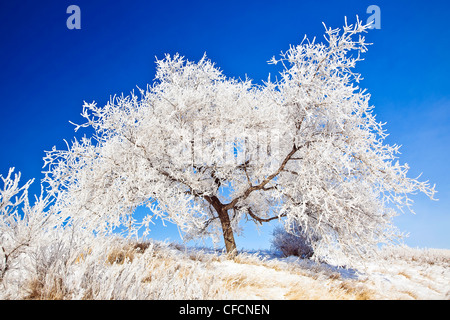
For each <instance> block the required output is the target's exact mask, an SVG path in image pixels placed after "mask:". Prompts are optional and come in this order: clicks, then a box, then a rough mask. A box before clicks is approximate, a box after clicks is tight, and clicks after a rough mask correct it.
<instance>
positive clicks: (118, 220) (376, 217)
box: [45, 21, 435, 255]
mask: <svg viewBox="0 0 450 320" xmlns="http://www.w3.org/2000/svg"><path fill="white" fill-rule="evenodd" d="M367 28H368V25H363V24H362V23H361V22H360V21H357V23H356V24H355V25H354V26H353V25H347V23H346V25H345V26H344V28H343V30H342V31H341V30H340V29H334V30H332V29H331V28H330V29H327V28H326V34H325V39H326V43H325V44H323V43H316V42H315V41H314V40H313V41H309V40H307V39H306V37H305V38H304V40H303V41H302V43H301V44H300V45H298V46H292V47H291V48H290V49H289V50H288V51H286V52H284V53H282V54H281V56H280V58H279V59H276V58H273V59H272V60H271V62H272V63H274V64H277V63H280V64H281V65H282V66H283V70H282V71H281V73H280V79H278V80H276V81H275V82H273V81H272V80H271V79H270V77H269V79H268V80H267V81H266V82H264V83H263V85H255V84H252V82H251V81H250V80H248V79H245V80H236V79H229V78H227V77H225V76H224V75H223V73H222V72H221V71H220V70H219V69H218V68H217V67H215V66H214V64H213V63H211V62H210V61H209V60H208V59H207V58H206V57H203V58H202V59H201V60H200V61H199V62H197V63H194V62H191V61H187V60H185V59H184V58H183V57H181V56H179V55H175V56H169V55H166V57H165V58H164V59H163V60H157V61H156V64H157V71H156V81H155V83H154V84H153V85H152V86H148V88H147V89H146V90H142V89H139V91H140V97H139V96H138V95H135V94H134V92H133V93H131V95H130V96H123V95H122V96H120V97H114V98H112V99H111V100H110V102H109V103H107V104H106V106H104V107H103V108H101V107H98V106H97V105H96V103H95V102H94V103H85V104H84V106H83V113H82V116H83V117H84V118H85V119H86V123H85V124H82V125H77V126H76V130H78V129H79V128H81V127H90V128H92V129H93V130H94V135H93V136H92V137H91V138H87V137H84V138H82V139H81V140H76V139H75V140H74V142H73V143H72V145H70V146H68V149H67V150H56V149H55V148H54V149H53V150H51V151H49V152H47V155H46V158H45V161H46V164H47V165H48V171H47V172H46V178H45V181H46V182H47V183H48V184H49V190H50V192H51V193H52V194H53V195H55V197H57V201H56V206H58V207H59V208H60V210H66V211H67V212H68V213H67V215H68V216H70V217H72V218H73V219H79V220H80V221H83V222H84V223H85V225H86V227H91V228H93V229H95V230H96V231H97V232H102V231H110V230H112V229H113V228H114V227H117V226H119V225H122V224H125V225H127V226H129V227H130V228H131V229H132V230H136V228H138V227H140V226H143V225H144V226H147V227H148V225H149V223H150V222H151V220H152V218H153V217H160V218H162V219H167V220H169V221H172V222H174V223H176V224H177V225H178V226H180V228H181V229H182V230H183V231H184V232H186V235H187V236H192V237H203V236H213V237H214V236H219V235H220V234H221V235H222V236H223V239H224V242H225V247H226V250H227V251H228V252H229V253H232V252H235V250H236V243H235V239H234V232H235V231H236V230H238V223H239V222H240V221H241V220H243V219H247V220H252V221H253V222H255V223H257V224H262V223H265V222H268V221H272V220H276V219H282V218H283V219H284V220H285V223H286V225H287V226H290V225H293V224H294V223H296V224H298V225H299V226H301V227H302V229H303V230H304V231H305V233H306V234H315V235H320V241H319V242H318V243H316V244H314V246H315V250H318V251H320V250H321V249H323V250H326V251H323V252H335V253H344V254H346V255H350V254H355V253H359V254H363V253H364V252H365V251H366V250H367V249H369V248H372V247H373V246H374V245H376V244H378V243H379V242H389V241H391V240H392V239H394V238H395V237H396V236H397V235H398V234H397V232H396V231H395V228H393V225H392V217H393V216H394V214H395V211H394V210H392V209H391V208H390V207H391V205H392V204H393V205H395V206H397V207H398V208H402V207H403V206H407V207H410V206H411V203H412V200H411V199H410V198H409V194H412V193H414V192H416V191H421V192H424V193H425V194H427V195H428V196H429V197H430V198H432V197H433V195H434V193H435V191H434V187H433V188H431V187H430V186H429V185H428V183H427V182H419V181H418V180H417V179H411V178H409V177H407V171H408V166H407V165H406V164H405V165H401V164H399V162H398V161H396V154H397V153H398V149H399V147H398V146H396V145H394V146H391V145H388V144H385V143H384V138H385V137H386V136H387V134H386V133H385V131H384V130H383V127H382V124H381V123H378V122H377V121H376V119H375V116H374V115H373V114H372V107H371V106H370V105H369V94H367V93H365V91H364V90H361V89H359V88H358V87H357V86H356V84H357V83H358V82H359V80H360V76H359V74H357V73H355V72H354V67H355V63H356V62H357V61H360V60H361V58H360V54H361V53H363V52H365V51H366V45H367V44H366V42H365V40H364V37H362V36H361V33H363V32H365V31H366V29H367ZM140 205H146V206H147V207H148V208H150V210H151V214H149V215H148V216H147V217H146V218H144V220H143V221H141V222H139V223H138V222H137V221H136V220H135V219H134V217H133V211H134V209H135V208H136V207H137V206H140Z"/></svg>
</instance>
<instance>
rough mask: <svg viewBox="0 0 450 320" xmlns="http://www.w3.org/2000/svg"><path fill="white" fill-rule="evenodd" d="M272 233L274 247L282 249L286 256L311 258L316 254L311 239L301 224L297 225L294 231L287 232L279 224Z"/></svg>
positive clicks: (276, 249)
mask: <svg viewBox="0 0 450 320" xmlns="http://www.w3.org/2000/svg"><path fill="white" fill-rule="evenodd" d="M272 235H273V238H272V247H273V249H274V250H275V251H281V252H282V253H283V255H284V256H286V257H288V256H298V257H301V258H310V257H311V256H312V255H313V254H314V249H313V247H312V244H311V241H310V240H309V239H308V238H307V236H306V234H305V233H304V232H303V231H302V228H301V227H300V226H296V228H294V231H293V233H290V232H287V231H286V229H285V228H283V227H282V226H277V227H275V228H274V230H273V234H272Z"/></svg>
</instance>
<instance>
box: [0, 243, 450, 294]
mask: <svg viewBox="0 0 450 320" xmlns="http://www.w3.org/2000/svg"><path fill="white" fill-rule="evenodd" d="M47 249H48V250H47ZM47 249H46V250H47V251H42V250H43V249H42V250H41V252H40V253H39V255H35V256H34V258H33V259H34V261H29V260H26V259H24V260H23V261H17V264H16V268H15V269H14V270H11V271H10V272H8V273H7V275H6V276H5V277H4V279H3V281H2V283H1V290H0V299H204V300H206V299H270V300H275V299H276V300H278V299H297V300H298V299H302V300H305V299H345V300H346V299H371V300H375V299H420V300H426V299H446V300H449V299H450V250H437V249H429V250H420V249H412V248H407V247H401V248H396V249H389V250H382V251H380V253H379V256H378V257H377V258H376V259H373V260H372V261H368V262H367V263H366V264H365V265H364V266H363V265H361V266H360V267H357V268H355V269H343V268H338V267H336V266H332V265H328V264H324V263H322V264H321V263H317V262H313V261H310V260H302V259H298V258H295V257H288V258H277V257H275V256H273V255H268V254H267V253H266V254H261V253H240V254H239V255H237V256H236V257H234V258H233V259H228V258H227V257H226V256H225V255H222V254H220V253H217V252H213V251H211V250H200V249H193V248H189V249H186V248H183V247H181V246H178V245H175V244H167V243H160V242H149V243H129V242H128V243H127V242H124V241H123V240H115V241H111V239H105V240H104V242H103V243H97V245H96V246H95V247H89V248H80V249H79V250H72V251H70V252H71V253H70V254H68V253H67V252H65V251H64V250H61V248H59V249H58V250H56V251H55V250H54V248H53V249H52V248H47ZM22 264H23V266H26V267H21V265H22Z"/></svg>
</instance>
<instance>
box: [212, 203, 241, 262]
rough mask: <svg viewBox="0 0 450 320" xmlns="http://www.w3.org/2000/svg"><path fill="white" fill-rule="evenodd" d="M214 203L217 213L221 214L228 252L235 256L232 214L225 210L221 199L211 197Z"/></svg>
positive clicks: (220, 218)
mask: <svg viewBox="0 0 450 320" xmlns="http://www.w3.org/2000/svg"><path fill="white" fill-rule="evenodd" d="M211 200H212V204H213V207H214V209H215V210H216V212H217V214H218V215H219V220H220V223H221V224H222V232H223V240H224V242H225V249H226V250H227V253H228V254H229V255H231V256H234V255H235V254H236V253H237V250H236V242H235V241H234V234H233V228H232V227H231V221H230V216H229V215H228V211H227V210H225V208H224V205H223V204H222V203H221V202H220V200H219V199H218V198H217V197H215V196H213V197H211Z"/></svg>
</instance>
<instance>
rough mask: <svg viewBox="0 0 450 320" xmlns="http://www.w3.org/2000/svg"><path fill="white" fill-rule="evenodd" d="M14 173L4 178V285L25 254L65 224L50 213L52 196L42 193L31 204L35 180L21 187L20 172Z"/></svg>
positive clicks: (0, 248) (0, 205)
mask: <svg viewBox="0 0 450 320" xmlns="http://www.w3.org/2000/svg"><path fill="white" fill-rule="evenodd" d="M13 172H14V168H10V169H9V172H8V175H7V176H6V177H3V176H2V175H0V179H1V180H0V282H1V281H2V280H3V278H4V276H5V274H6V273H7V272H8V271H9V270H11V269H14V267H15V265H16V264H17V263H18V258H19V257H20V256H21V255H23V254H24V253H25V252H26V251H27V250H29V249H30V247H31V246H35V245H39V244H42V242H43V239H45V238H46V235H45V232H46V231H48V230H49V229H54V228H56V227H57V226H58V225H61V222H60V220H59V217H58V215H52V214H51V213H50V212H49V211H46V209H48V206H49V204H50V202H51V199H50V196H49V195H45V196H44V193H43V192H41V195H40V196H39V197H35V202H34V204H31V203H30V200H29V199H28V189H29V187H30V185H31V184H32V183H33V180H29V181H28V182H26V183H25V184H23V185H22V186H20V185H19V183H20V177H21V174H20V172H19V173H16V174H14V176H12V174H13Z"/></svg>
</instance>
